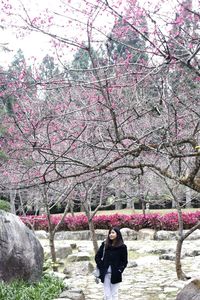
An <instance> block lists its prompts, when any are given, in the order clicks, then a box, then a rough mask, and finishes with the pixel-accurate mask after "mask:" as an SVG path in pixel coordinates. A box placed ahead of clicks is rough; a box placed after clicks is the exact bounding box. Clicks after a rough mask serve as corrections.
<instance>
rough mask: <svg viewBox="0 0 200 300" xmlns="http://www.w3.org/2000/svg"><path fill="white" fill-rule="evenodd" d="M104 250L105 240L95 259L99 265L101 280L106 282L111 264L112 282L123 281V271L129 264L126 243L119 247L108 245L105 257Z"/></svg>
mask: <svg viewBox="0 0 200 300" xmlns="http://www.w3.org/2000/svg"><path fill="white" fill-rule="evenodd" d="M103 251H104V242H103V243H102V244H101V246H100V248H99V250H98V251H97V254H96V255H95V261H96V264H97V267H98V268H99V270H100V277H99V278H100V279H101V282H104V278H105V275H106V272H107V269H108V267H109V266H111V271H112V274H111V283H113V284H114V283H118V282H121V281H122V272H123V271H124V269H125V268H126V266H127V263H128V261H127V257H128V254H127V247H126V245H125V244H123V245H121V246H119V247H112V246H110V247H108V249H105V253H104V258H103V260H102V257H103Z"/></svg>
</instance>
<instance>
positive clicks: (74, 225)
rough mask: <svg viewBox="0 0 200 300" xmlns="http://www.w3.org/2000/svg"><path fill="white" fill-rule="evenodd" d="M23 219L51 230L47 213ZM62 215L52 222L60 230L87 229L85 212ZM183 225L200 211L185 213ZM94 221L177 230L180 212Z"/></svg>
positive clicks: (99, 226) (199, 217)
mask: <svg viewBox="0 0 200 300" xmlns="http://www.w3.org/2000/svg"><path fill="white" fill-rule="evenodd" d="M20 218H21V220H22V221H23V222H24V223H25V224H26V225H27V226H29V227H31V226H33V227H34V229H35V230H46V231H48V230H49V225H48V220H47V216H46V215H40V216H26V217H20ZM61 218H62V216H61V215H52V216H51V224H52V227H53V228H54V227H55V226H56V225H58V224H59V223H60V224H59V227H58V230H59V231H61V230H71V231H75V230H87V229H88V228H89V226H88V219H87V217H86V216H85V215H84V214H79V215H76V216H74V217H73V216H71V215H69V216H66V217H65V218H64V219H63V220H62V222H60V221H61ZM182 218H183V227H184V229H189V228H191V227H192V226H194V225H195V224H196V223H197V222H198V221H199V220H200V211H196V212H191V213H183V214H182ZM93 223H94V226H95V228H96V229H108V228H110V227H113V226H118V227H120V228H124V227H127V228H131V229H135V230H139V229H142V228H151V229H155V230H172V231H173V230H177V229H178V214H177V213H176V212H172V213H168V214H165V215H160V214H147V215H145V216H144V215H142V214H132V215H124V214H112V215H100V216H95V217H94V218H93Z"/></svg>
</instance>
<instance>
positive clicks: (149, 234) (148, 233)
mask: <svg viewBox="0 0 200 300" xmlns="http://www.w3.org/2000/svg"><path fill="white" fill-rule="evenodd" d="M155 233H156V231H155V230H153V229H150V228H143V229H141V230H139V232H138V235H137V239H138V240H154V239H155Z"/></svg>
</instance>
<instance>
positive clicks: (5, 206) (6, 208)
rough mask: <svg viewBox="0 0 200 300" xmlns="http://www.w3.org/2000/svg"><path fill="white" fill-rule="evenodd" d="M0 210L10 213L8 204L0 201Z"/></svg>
mask: <svg viewBox="0 0 200 300" xmlns="http://www.w3.org/2000/svg"><path fill="white" fill-rule="evenodd" d="M0 209H1V210H4V211H8V212H9V211H10V203H9V202H7V201H5V200H2V199H0ZM0 299H1V298H0Z"/></svg>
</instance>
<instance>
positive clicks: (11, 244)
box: [0, 210, 44, 282]
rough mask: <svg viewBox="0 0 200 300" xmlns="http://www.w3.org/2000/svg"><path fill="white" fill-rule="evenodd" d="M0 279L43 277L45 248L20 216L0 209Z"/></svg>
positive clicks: (6, 280) (36, 279)
mask: <svg viewBox="0 0 200 300" xmlns="http://www.w3.org/2000/svg"><path fill="white" fill-rule="evenodd" d="M0 249H1V251H0V280H3V281H5V282H9V281H12V280H15V279H17V278H19V279H23V280H25V281H29V282H36V281H38V280H39V279H40V278H41V275H42V267H43V258H44V257H43V248H42V246H41V244H40V242H39V240H38V239H37V238H36V236H35V235H34V234H33V233H32V231H31V230H30V229H29V228H28V227H26V226H25V225H24V224H23V222H22V221H21V220H20V218H19V217H17V216H15V215H13V214H11V213H7V212H4V211H1V210H0Z"/></svg>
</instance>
